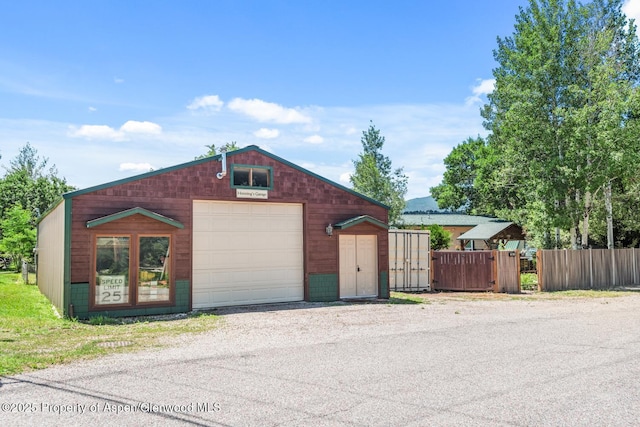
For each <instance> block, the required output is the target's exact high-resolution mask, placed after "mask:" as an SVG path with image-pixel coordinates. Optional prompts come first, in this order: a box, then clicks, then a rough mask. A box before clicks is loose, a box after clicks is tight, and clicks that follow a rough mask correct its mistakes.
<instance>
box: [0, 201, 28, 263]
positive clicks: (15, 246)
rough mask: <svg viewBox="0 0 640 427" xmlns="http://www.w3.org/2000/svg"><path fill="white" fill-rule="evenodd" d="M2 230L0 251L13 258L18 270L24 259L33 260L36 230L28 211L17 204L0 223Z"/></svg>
mask: <svg viewBox="0 0 640 427" xmlns="http://www.w3.org/2000/svg"><path fill="white" fill-rule="evenodd" d="M0 229H1V230H2V238H1V239H0V251H2V252H3V253H5V254H8V255H10V256H11V258H12V259H13V262H14V264H15V265H16V268H19V267H20V265H22V260H23V259H26V260H31V259H32V257H33V248H35V246H36V230H35V228H34V227H33V222H32V218H31V213H30V212H29V211H28V210H26V209H23V208H22V207H21V206H20V205H17V204H16V205H14V206H12V207H11V208H10V209H8V210H7V212H6V216H5V217H4V218H3V219H2V220H1V221H0Z"/></svg>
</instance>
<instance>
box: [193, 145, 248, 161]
mask: <svg viewBox="0 0 640 427" xmlns="http://www.w3.org/2000/svg"><path fill="white" fill-rule="evenodd" d="M206 147H207V149H208V150H209V151H207V152H206V153H205V154H201V155H199V156H198V157H196V160H200V159H206V158H207V157H213V156H217V155H218V151H219V150H222V149H224V150H225V151H226V152H227V153H228V152H229V151H234V150H239V149H240V147H238V143H237V142H236V141H231V142H227V143H225V144H224V145H223V146H222V147H220V148H217V147H216V145H215V144H211V145H207V146H206Z"/></svg>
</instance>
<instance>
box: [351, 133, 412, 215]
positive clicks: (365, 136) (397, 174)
mask: <svg viewBox="0 0 640 427" xmlns="http://www.w3.org/2000/svg"><path fill="white" fill-rule="evenodd" d="M360 142H362V153H360V154H359V156H358V159H357V160H354V161H353V165H354V167H355V172H354V174H353V175H351V177H350V181H351V183H352V184H353V189H354V190H355V191H357V192H359V193H362V194H364V195H365V196H368V197H371V198H372V199H374V200H377V201H379V202H381V203H384V204H386V205H387V206H389V207H390V209H389V223H390V224H396V223H398V221H399V220H400V215H401V214H402V210H403V209H404V206H405V201H404V196H405V194H406V193H407V176H406V175H404V173H403V169H402V168H398V169H396V170H392V167H391V160H390V159H389V158H388V157H387V156H385V155H383V154H382V147H383V145H384V143H385V138H384V136H382V135H381V134H380V131H379V130H378V129H376V127H375V126H374V125H373V123H371V124H370V125H369V129H367V130H366V131H362V138H361V139H360Z"/></svg>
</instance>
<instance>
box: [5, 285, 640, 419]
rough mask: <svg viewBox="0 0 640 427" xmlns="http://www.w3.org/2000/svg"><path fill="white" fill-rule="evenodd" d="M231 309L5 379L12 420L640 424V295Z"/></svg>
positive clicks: (6, 396)
mask: <svg viewBox="0 0 640 427" xmlns="http://www.w3.org/2000/svg"><path fill="white" fill-rule="evenodd" d="M625 295H626V296H623V297H619V298H588V299H574V298H571V299H562V300H501V301H469V300H465V301H459V300H449V299H440V300H434V301H432V302H431V303H430V304H419V305H413V304H407V305H395V304H384V303H378V304H357V303H356V304H310V303H297V304H284V305H275V306H262V307H252V308H240V309H226V310H225V309H223V310H219V313H220V314H221V317H222V322H221V325H220V327H219V328H217V329H215V330H212V331H210V332H208V333H205V334H201V335H197V336H195V335H194V336H185V337H179V338H174V339H172V341H171V342H169V343H167V347H166V348H162V349H156V350H149V351H144V352H138V353H128V354H117V355H112V356H108V357H104V358H100V359H94V360H90V361H84V362H79V363H72V364H68V365H64V366H55V367H52V368H49V369H45V370H40V371H33V372H29V373H26V374H23V375H17V376H13V377H4V378H0V408H1V411H2V412H1V413H0V425H6V426H32V425H48V426H75V425H83V426H86V425H92V426H106V425H121V426H148V425H162V426H171V425H186V426H189V425H194V426H295V425H300V426H316V425H317V426H332V425H336V426H342V425H347V426H348V425H354V426H427V425H428V426H432V425H436V426H437V425H443V426H447V425H465V426H473V425H483V426H484V425H487V426H489V425H490V426H500V425H505V426H540V425H549V426H558V425H567V426H594V425H607V426H631V425H640V295H638V294H637V293H629V294H625Z"/></svg>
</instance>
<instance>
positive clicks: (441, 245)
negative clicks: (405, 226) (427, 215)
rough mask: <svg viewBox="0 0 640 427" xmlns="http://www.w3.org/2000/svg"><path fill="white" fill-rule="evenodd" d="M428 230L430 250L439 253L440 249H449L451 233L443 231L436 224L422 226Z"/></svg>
mask: <svg viewBox="0 0 640 427" xmlns="http://www.w3.org/2000/svg"><path fill="white" fill-rule="evenodd" d="M424 228H425V229H427V230H429V239H430V241H431V250H433V251H439V250H442V249H449V244H450V243H451V232H450V231H447V230H445V229H444V228H443V227H442V226H440V225H438V224H430V225H426V226H424Z"/></svg>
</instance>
